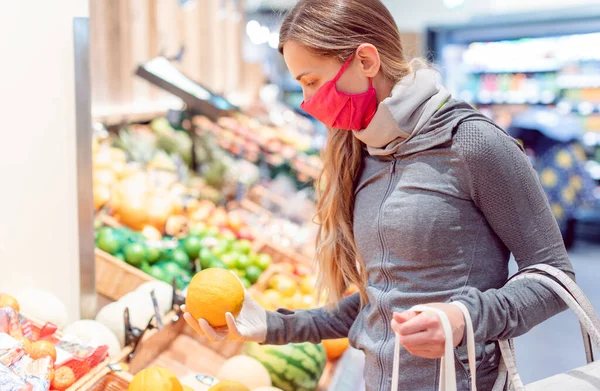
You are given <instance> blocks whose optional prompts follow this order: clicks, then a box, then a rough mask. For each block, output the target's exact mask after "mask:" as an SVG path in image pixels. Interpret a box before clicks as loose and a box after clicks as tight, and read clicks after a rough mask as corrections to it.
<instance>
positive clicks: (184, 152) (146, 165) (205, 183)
mask: <svg viewBox="0 0 600 391" xmlns="http://www.w3.org/2000/svg"><path fill="white" fill-rule="evenodd" d="M93 140H94V144H93V148H92V153H93V184H94V205H95V207H96V209H97V210H103V211H106V212H107V213H109V214H111V215H113V216H114V217H115V218H116V219H117V220H118V221H119V222H120V223H121V224H123V225H125V226H128V227H129V228H132V229H134V230H138V231H143V230H144V229H147V228H148V229H151V227H153V228H154V229H156V230H158V231H159V232H160V233H161V234H163V233H167V234H168V235H175V234H177V228H184V227H183V226H186V225H189V226H192V225H193V224H194V223H196V222H198V221H199V219H198V216H199V215H202V213H204V211H205V209H203V208H202V207H203V205H202V204H200V205H199V202H198V201H199V200H203V199H206V200H211V201H213V202H215V203H218V202H221V201H223V200H224V199H226V198H228V197H231V194H234V193H235V191H236V190H237V186H238V184H239V183H240V182H241V183H245V184H246V185H247V186H249V185H250V184H251V183H252V182H253V181H255V180H257V179H258V169H257V168H256V167H254V166H253V165H252V164H249V163H247V162H243V161H235V160H233V159H231V158H228V157H227V156H225V155H222V154H218V153H217V152H215V151H212V152H211V156H210V159H209V160H208V161H206V162H204V164H203V165H202V167H201V168H200V169H199V171H198V172H196V171H193V170H192V169H191V167H190V159H191V157H190V156H189V155H190V154H191V153H192V140H191V138H190V136H188V134H187V133H186V132H184V131H178V130H174V129H173V128H171V127H170V125H169V123H168V121H166V120H165V119H157V120H155V121H153V122H152V124H151V125H150V126H143V125H136V126H130V127H128V128H123V129H120V130H119V131H118V133H117V134H110V133H107V132H105V133H100V134H98V133H97V134H96V137H94V139H93ZM198 210H200V211H199V212H198Z"/></svg>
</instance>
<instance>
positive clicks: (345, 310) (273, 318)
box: [264, 293, 360, 345]
mask: <svg viewBox="0 0 600 391" xmlns="http://www.w3.org/2000/svg"><path fill="white" fill-rule="evenodd" d="M359 311H360V295H359V294H358V293H355V294H353V295H351V296H348V297H346V298H344V299H343V300H342V301H341V302H340V304H339V305H338V307H337V308H335V309H334V310H328V309H325V308H317V309H313V310H301V311H289V310H286V309H279V310H277V311H275V312H267V339H266V341H265V342H264V343H265V344H268V345H283V344H286V343H292V342H313V343H319V342H321V341H322V340H324V339H334V338H345V337H347V336H348V332H349V331H350V327H352V324H353V323H354V320H355V319H356V316H357V315H358V313H359Z"/></svg>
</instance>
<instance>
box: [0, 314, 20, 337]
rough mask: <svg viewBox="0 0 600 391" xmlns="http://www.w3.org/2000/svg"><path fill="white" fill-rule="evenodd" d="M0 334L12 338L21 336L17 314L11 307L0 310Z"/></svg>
mask: <svg viewBox="0 0 600 391" xmlns="http://www.w3.org/2000/svg"><path fill="white" fill-rule="evenodd" d="M0 333H6V334H8V335H10V336H12V337H22V336H23V330H22V329H21V322H20V320H19V313H18V312H17V311H15V310H14V309H12V308H11V307H3V308H0Z"/></svg>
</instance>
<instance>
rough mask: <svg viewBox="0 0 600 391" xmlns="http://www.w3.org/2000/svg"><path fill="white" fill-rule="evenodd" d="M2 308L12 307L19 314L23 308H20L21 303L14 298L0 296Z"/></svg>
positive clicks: (0, 306)
mask: <svg viewBox="0 0 600 391" xmlns="http://www.w3.org/2000/svg"><path fill="white" fill-rule="evenodd" d="M2 307H11V308H12V309H13V310H15V311H17V312H19V311H20V310H21V308H20V307H19V302H18V301H17V299H15V298H14V297H12V296H9V295H5V294H3V293H2V294H0V308H2Z"/></svg>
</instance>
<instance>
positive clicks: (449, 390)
mask: <svg viewBox="0 0 600 391" xmlns="http://www.w3.org/2000/svg"><path fill="white" fill-rule="evenodd" d="M452 304H453V305H456V306H457V307H458V308H460V310H461V311H462V313H463V315H464V318H465V336H466V338H467V352H468V358H469V371H470V372H471V380H472V385H471V391H477V385H476V383H477V379H476V375H477V373H476V370H475V365H476V360H475V336H474V333H473V322H472V321H471V315H470V314H469V311H468V310H467V307H466V306H465V305H464V304H462V303H458V302H455V303H452ZM411 311H415V312H433V313H434V314H436V315H437V316H439V317H440V320H441V322H442V327H443V329H444V334H445V336H446V344H445V348H444V350H445V351H444V357H442V359H441V370H440V383H439V384H440V387H439V390H440V391H466V390H457V388H456V368H455V365H454V346H453V345H454V344H453V343H452V327H451V325H450V320H449V319H448V316H447V315H446V313H445V312H443V311H441V310H439V309H437V308H433V307H428V306H424V305H418V306H415V307H413V308H411ZM399 372H400V336H399V335H398V334H396V344H395V347H394V370H393V373H392V390H391V391H398V376H399Z"/></svg>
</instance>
